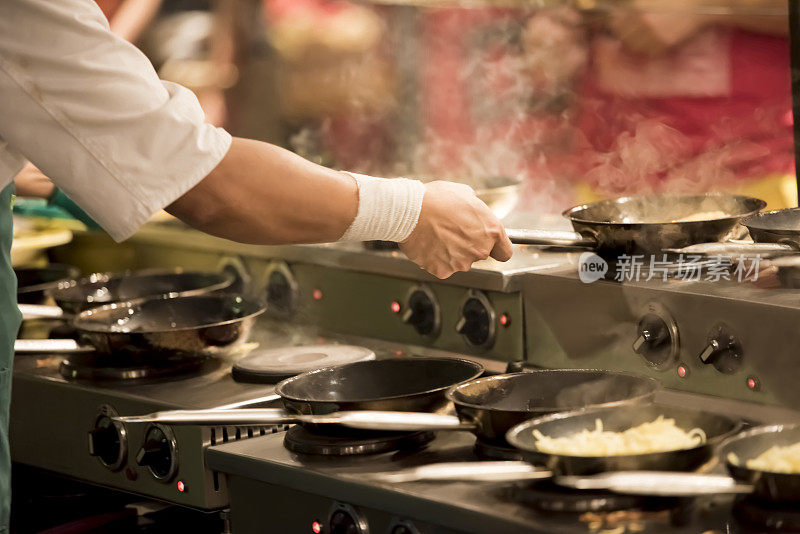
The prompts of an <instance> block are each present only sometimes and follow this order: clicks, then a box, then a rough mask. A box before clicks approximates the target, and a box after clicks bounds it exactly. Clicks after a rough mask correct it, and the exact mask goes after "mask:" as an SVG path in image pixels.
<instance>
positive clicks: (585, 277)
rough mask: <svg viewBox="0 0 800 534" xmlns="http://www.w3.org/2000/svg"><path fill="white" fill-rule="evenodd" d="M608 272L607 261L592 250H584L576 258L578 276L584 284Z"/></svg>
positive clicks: (596, 279)
mask: <svg viewBox="0 0 800 534" xmlns="http://www.w3.org/2000/svg"><path fill="white" fill-rule="evenodd" d="M607 272H608V262H607V261H606V260H604V259H603V258H601V257H600V256H598V255H597V254H595V253H594V252H584V253H583V254H581V255H580V257H579V258H578V276H579V277H580V279H581V282H583V283H584V284H591V283H592V282H597V281H598V280H600V279H601V278H603V277H604V276H605V275H606V273H607Z"/></svg>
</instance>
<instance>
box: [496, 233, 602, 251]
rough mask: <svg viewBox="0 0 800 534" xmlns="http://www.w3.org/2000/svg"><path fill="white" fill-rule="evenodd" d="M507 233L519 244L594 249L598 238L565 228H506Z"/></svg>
mask: <svg viewBox="0 0 800 534" xmlns="http://www.w3.org/2000/svg"><path fill="white" fill-rule="evenodd" d="M506 235H507V236H508V238H509V239H510V240H511V242H512V243H516V244H517V245H539V246H547V247H568V248H580V249H593V248H595V247H597V240H596V239H594V238H593V237H590V236H585V235H583V234H579V233H577V232H568V231H565V230H535V229H524V228H506Z"/></svg>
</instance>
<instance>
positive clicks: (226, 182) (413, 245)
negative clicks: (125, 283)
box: [167, 138, 512, 278]
mask: <svg viewBox="0 0 800 534" xmlns="http://www.w3.org/2000/svg"><path fill="white" fill-rule="evenodd" d="M357 183H358V185H357ZM393 183H394V180H380V179H374V178H369V177H361V178H360V179H359V181H358V182H356V180H354V178H353V177H352V176H351V175H349V174H347V173H342V172H337V171H333V170H331V169H327V168H325V167H321V166H319V165H316V164H314V163H311V162H309V161H307V160H305V159H303V158H301V157H299V156H297V155H295V154H293V153H291V152H289V151H286V150H284V149H281V148H278V147H276V146H273V145H270V144H268V143H262V142H260V141H253V140H247V139H239V138H234V139H233V141H232V143H231V148H230V150H229V151H228V153H227V155H226V156H225V157H224V158H223V159H222V161H221V162H220V163H219V165H217V167H216V168H214V170H212V171H211V172H210V173H209V174H208V176H206V177H205V178H204V179H203V180H202V181H200V182H199V183H198V184H197V185H196V186H194V187H193V188H192V189H190V190H189V191H188V192H186V193H185V194H183V195H182V196H181V197H180V198H179V199H178V200H176V201H175V202H173V203H172V204H171V205H170V206H168V207H167V211H169V212H170V213H172V214H173V215H175V216H176V217H178V218H179V219H181V220H183V221H184V222H186V223H187V224H189V225H191V226H193V227H195V228H197V229H199V230H202V231H204V232H207V233H210V234H213V235H216V236H219V237H224V238H226V239H232V240H234V241H239V242H244V243H257V244H278V243H310V242H329V241H336V240H338V239H340V238H342V236H343V235H345V237H346V236H347V235H348V234H352V231H353V227H354V226H358V225H359V224H360V223H361V224H363V223H366V227H364V228H363V230H362V231H364V232H366V233H367V235H369V232H371V231H374V229H373V228H371V227H370V225H373V226H375V227H379V226H381V225H382V223H389V224H390V225H392V224H396V223H397V221H396V220H393V218H394V219H397V218H402V216H403V213H406V214H408V213H412V212H413V211H414V210H411V209H407V210H405V211H404V208H405V207H404V206H402V205H401V204H402V203H403V202H405V201H406V200H408V199H406V198H404V197H403V196H402V195H401V194H400V193H401V192H402V190H400V191H399V192H398V189H397V188H396V187H393V186H392V184H393ZM382 188H383V189H385V190H386V191H387V192H388V194H389V195H395V196H394V197H391V196H390V197H388V198H383V199H381V198H379V197H380V191H379V190H380V189H382ZM376 191H377V193H376ZM376 194H378V198H375V195H376ZM368 195H370V196H368ZM386 200H388V202H389V205H391V206H392V207H393V208H395V209H394V210H386V211H381V210H378V211H377V212H376V211H375V210H373V211H372V213H370V208H372V207H374V206H372V205H371V203H372V202H380V201H386ZM413 215H414V220H413V221H409V222H410V223H411V226H410V229H411V232H410V234H409V235H408V237H407V238H405V239H403V242H402V243H401V245H400V247H401V249H402V250H403V252H405V254H406V255H407V256H408V257H409V258H410V259H411V260H413V261H414V262H416V263H417V264H418V265H420V266H421V267H422V268H424V269H426V270H427V271H429V272H430V273H432V274H433V275H434V276H437V277H439V278H446V277H448V276H450V275H451V274H453V272H455V271H464V270H467V269H469V268H470V266H471V265H472V263H473V262H475V261H477V260H482V259H486V258H488V257H489V256H492V257H493V258H495V259H498V260H500V261H506V260H508V259H509V258H510V257H511V254H512V249H511V243H510V241H509V240H508V238H507V237H506V235H505V231H504V229H503V226H502V224H501V223H500V221H499V220H498V219H497V218H496V217H495V216H494V215H493V214H492V213H491V211H490V210H489V208H487V207H486V205H485V204H484V203H483V202H481V201H480V200H478V198H477V197H475V194H474V193H473V192H472V190H471V189H470V188H469V187H467V186H464V185H460V184H453V183H449V182H433V183H430V184H427V185H426V186H425V188H424V194H423V198H422V202H421V207H420V208H418V210H417V211H416V213H413ZM381 218H382V219H384V220H383V221H381V220H380V219H381ZM374 238H378V236H375V237H374Z"/></svg>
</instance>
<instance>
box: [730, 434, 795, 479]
mask: <svg viewBox="0 0 800 534" xmlns="http://www.w3.org/2000/svg"><path fill="white" fill-rule="evenodd" d="M784 430H800V423H785V424H774V425H759V426H756V427H753V428H749V429H747V430H744V431H741V432H738V433H736V434H735V435H733V436H729V437H728V438H726V439H725V440H724V441H723V442H722V443H720V444H719V447H718V450H719V455H720V456H721V457H722V461H724V462H725V465H726V466H730V467H734V468H735V469H737V470H741V471H747V472H749V473H757V474H762V473H763V474H769V475H789V476H800V472H798V473H791V472H786V471H769V470H766V469H753V468H752V467H747V459H745V460H744V462H743V463H742V464H741V465H737V464H734V463H732V462H729V461H728V454H727V453H730V452H732V451H726V450H725V449H726V448H728V447H730V446H731V445H733V444H734V443H736V442H738V441H742V440H745V439H748V438H752V437H753V436H760V435H763V434H777V433H779V432H783V431H784ZM750 459H752V458H750Z"/></svg>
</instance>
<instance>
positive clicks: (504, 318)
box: [500, 313, 511, 326]
mask: <svg viewBox="0 0 800 534" xmlns="http://www.w3.org/2000/svg"><path fill="white" fill-rule="evenodd" d="M500 324H501V325H503V326H508V325H510V324H511V317H509V316H508V314H507V313H504V314H503V315H501V316H500Z"/></svg>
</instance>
